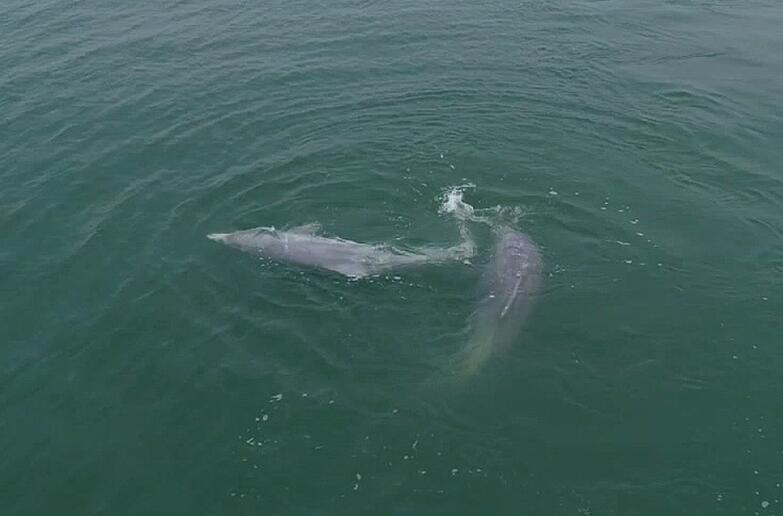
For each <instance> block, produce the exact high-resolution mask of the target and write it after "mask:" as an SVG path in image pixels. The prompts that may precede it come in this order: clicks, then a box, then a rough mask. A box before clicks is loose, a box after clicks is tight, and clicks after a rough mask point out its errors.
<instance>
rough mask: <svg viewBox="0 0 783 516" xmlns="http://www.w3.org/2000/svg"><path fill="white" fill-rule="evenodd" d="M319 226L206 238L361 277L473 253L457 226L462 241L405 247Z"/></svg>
mask: <svg viewBox="0 0 783 516" xmlns="http://www.w3.org/2000/svg"><path fill="white" fill-rule="evenodd" d="M319 229H320V226H318V225H317V224H306V225H304V226H298V227H295V228H291V229H289V230H285V231H283V230H277V229H275V228H267V227H258V228H253V229H246V230H243V231H237V232H234V233H211V234H209V235H207V238H209V239H210V240H215V241H217V242H222V243H224V244H226V245H228V246H231V247H235V248H237V249H239V250H241V251H245V252H247V253H250V254H254V255H256V256H261V257H265V258H270V259H272V260H275V261H278V262H285V263H295V264H298V265H303V266H305V267H312V268H317V269H323V270H328V271H333V272H337V273H339V274H342V275H344V276H348V277H349V278H354V279H358V278H364V277H366V276H372V275H375V274H379V273H382V272H386V271H389V270H391V269H394V268H398V267H410V266H415V265H424V264H429V263H443V262H447V261H451V260H466V259H468V258H470V257H471V256H473V254H474V245H473V241H472V239H471V238H470V233H469V232H468V231H467V229H466V228H465V227H464V225H463V226H460V233H461V235H462V237H463V241H462V242H461V243H460V244H458V245H456V246H453V247H448V248H437V247H433V248H429V247H423V248H418V249H417V250H416V251H415V252H413V251H405V250H401V249H397V248H394V247H392V246H389V245H385V244H364V243H360V242H354V241H352V240H346V239H344V238H339V237H325V236H321V235H319V234H318V231H319Z"/></svg>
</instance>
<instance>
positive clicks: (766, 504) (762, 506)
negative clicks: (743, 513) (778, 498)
mask: <svg viewBox="0 0 783 516" xmlns="http://www.w3.org/2000/svg"><path fill="white" fill-rule="evenodd" d="M767 507H769V502H768V501H766V500H764V501H763V502H761V508H762V509H766V508H767Z"/></svg>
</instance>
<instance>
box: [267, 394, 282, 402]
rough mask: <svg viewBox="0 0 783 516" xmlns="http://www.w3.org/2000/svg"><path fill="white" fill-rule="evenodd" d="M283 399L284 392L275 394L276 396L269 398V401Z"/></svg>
mask: <svg viewBox="0 0 783 516" xmlns="http://www.w3.org/2000/svg"><path fill="white" fill-rule="evenodd" d="M282 399H283V395H282V394H275V395H274V396H272V397H271V398H269V401H280V400H282Z"/></svg>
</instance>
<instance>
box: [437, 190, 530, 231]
mask: <svg viewBox="0 0 783 516" xmlns="http://www.w3.org/2000/svg"><path fill="white" fill-rule="evenodd" d="M473 188H476V185H474V184H473V183H465V184H462V185H457V186H452V187H449V188H447V189H446V190H444V191H443V193H442V194H441V197H440V202H441V204H440V208H439V210H438V211H439V213H441V214H450V215H452V216H453V217H454V218H456V219H457V220H458V221H459V222H460V223H461V227H465V224H466V223H467V222H478V223H481V224H486V225H487V226H489V227H490V228H492V229H498V228H503V227H516V226H517V225H518V224H519V222H520V220H521V219H522V218H523V217H525V216H526V215H528V213H529V210H527V209H523V208H521V207H519V206H499V205H498V206H493V207H490V208H480V209H476V208H474V207H473V205H471V204H469V203H468V202H466V201H465V199H464V196H465V191H466V190H469V189H473Z"/></svg>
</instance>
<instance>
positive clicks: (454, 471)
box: [451, 468, 459, 477]
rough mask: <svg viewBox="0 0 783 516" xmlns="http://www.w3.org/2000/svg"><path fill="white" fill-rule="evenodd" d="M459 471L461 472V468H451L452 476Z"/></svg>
mask: <svg viewBox="0 0 783 516" xmlns="http://www.w3.org/2000/svg"><path fill="white" fill-rule="evenodd" d="M457 473H459V470H458V469H457V468H451V476H452V477H453V476H456V475H457Z"/></svg>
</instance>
